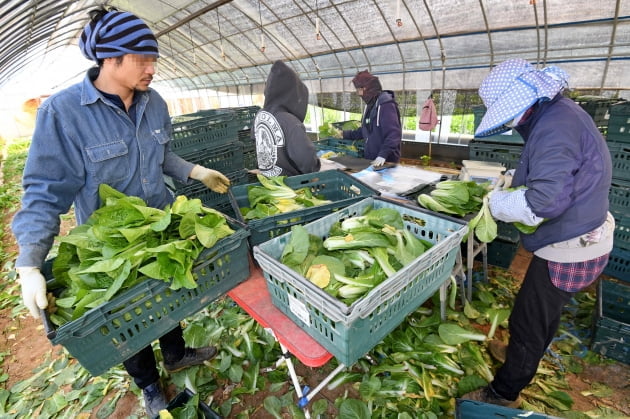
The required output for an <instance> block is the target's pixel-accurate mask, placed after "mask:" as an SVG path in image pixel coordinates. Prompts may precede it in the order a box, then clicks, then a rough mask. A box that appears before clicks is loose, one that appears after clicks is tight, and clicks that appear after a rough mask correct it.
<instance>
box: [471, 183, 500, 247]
mask: <svg viewBox="0 0 630 419" xmlns="http://www.w3.org/2000/svg"><path fill="white" fill-rule="evenodd" d="M468 228H469V230H470V231H474V232H475V236H476V237H477V238H478V239H479V241H481V242H482V243H490V242H491V241H493V240H494V239H496V238H497V223H496V221H494V218H492V214H491V213H490V206H489V204H488V196H487V195H486V196H484V197H483V204H482V206H481V210H480V211H479V213H478V214H477V216H476V217H475V218H473V219H472V220H470V222H469V223H468Z"/></svg>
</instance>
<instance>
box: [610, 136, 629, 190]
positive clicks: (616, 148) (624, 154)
mask: <svg viewBox="0 0 630 419" xmlns="http://www.w3.org/2000/svg"><path fill="white" fill-rule="evenodd" d="M607 144H608V150H609V151H610V158H611V159H612V176H613V179H619V180H622V181H630V143H628V144H625V143H611V142H608V143H607Z"/></svg>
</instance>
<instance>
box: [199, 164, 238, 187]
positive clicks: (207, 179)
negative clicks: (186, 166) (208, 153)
mask: <svg viewBox="0 0 630 419" xmlns="http://www.w3.org/2000/svg"><path fill="white" fill-rule="evenodd" d="M190 178H192V179H195V180H198V181H200V182H201V183H203V184H204V185H206V186H207V187H208V188H210V189H212V190H213V191H215V192H218V193H226V192H227V191H228V188H229V187H230V179H228V178H227V177H225V176H224V175H223V174H222V173H221V172H218V171H216V170H212V169H208V168H207V167H203V166H200V165H198V164H197V165H195V167H193V169H192V170H191V172H190Z"/></svg>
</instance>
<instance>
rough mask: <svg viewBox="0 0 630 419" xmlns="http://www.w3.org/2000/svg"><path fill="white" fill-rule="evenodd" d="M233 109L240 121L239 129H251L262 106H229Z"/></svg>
mask: <svg viewBox="0 0 630 419" xmlns="http://www.w3.org/2000/svg"><path fill="white" fill-rule="evenodd" d="M227 109H230V110H231V111H233V112H234V113H235V115H236V119H237V120H238V121H239V127H238V129H239V131H242V130H250V129H251V128H252V126H253V124H254V119H255V118H256V113H258V111H259V110H260V106H238V107H235V108H227Z"/></svg>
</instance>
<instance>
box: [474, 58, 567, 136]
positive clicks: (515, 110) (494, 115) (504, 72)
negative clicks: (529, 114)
mask: <svg viewBox="0 0 630 419" xmlns="http://www.w3.org/2000/svg"><path fill="white" fill-rule="evenodd" d="M567 80H568V75H567V73H565V72H564V71H563V70H561V69H560V68H558V67H554V66H551V67H547V68H545V69H542V70H537V69H536V68H534V67H533V66H532V65H531V64H529V63H528V62H527V61H525V60H523V59H520V58H517V59H511V60H507V61H504V62H502V63H501V64H499V65H498V66H496V67H495V68H494V69H493V70H492V71H491V72H490V74H488V76H487V77H486V78H485V79H484V80H483V82H482V83H481V86H480V87H479V96H480V97H481V99H482V100H483V103H484V104H485V105H486V108H487V110H486V113H485V115H484V116H483V118H482V120H481V123H480V124H479V127H477V130H476V131H475V137H487V136H490V135H495V134H499V133H501V132H505V131H507V130H509V129H510V128H509V127H507V126H506V124H507V123H508V122H510V121H511V120H513V119H514V118H515V117H517V116H518V115H520V114H522V113H523V112H525V111H526V110H527V109H529V108H530V107H531V106H532V105H534V104H535V103H536V102H538V101H540V100H550V99H553V98H554V97H555V96H556V95H557V94H558V93H559V92H561V91H562V90H563V89H564V88H565V87H566V86H567Z"/></svg>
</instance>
